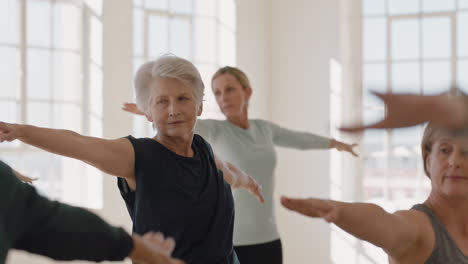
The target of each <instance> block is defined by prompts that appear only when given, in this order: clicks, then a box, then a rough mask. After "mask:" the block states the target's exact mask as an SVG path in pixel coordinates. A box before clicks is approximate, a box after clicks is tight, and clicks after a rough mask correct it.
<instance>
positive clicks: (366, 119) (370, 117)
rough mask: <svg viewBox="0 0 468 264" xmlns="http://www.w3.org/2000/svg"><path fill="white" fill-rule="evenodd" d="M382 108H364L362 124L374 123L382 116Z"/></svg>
mask: <svg viewBox="0 0 468 264" xmlns="http://www.w3.org/2000/svg"><path fill="white" fill-rule="evenodd" d="M384 116H385V114H384V110H383V109H380V110H369V109H364V113H363V120H362V122H363V124H366V125H367V124H374V123H376V122H378V121H380V120H382V119H383V118H384Z"/></svg>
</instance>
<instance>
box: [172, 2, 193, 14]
mask: <svg viewBox="0 0 468 264" xmlns="http://www.w3.org/2000/svg"><path fill="white" fill-rule="evenodd" d="M169 3H170V5H171V11H172V12H174V13H179V14H190V13H192V0H171V1H170V2H169Z"/></svg>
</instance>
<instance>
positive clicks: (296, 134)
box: [265, 121, 357, 156]
mask: <svg viewBox="0 0 468 264" xmlns="http://www.w3.org/2000/svg"><path fill="white" fill-rule="evenodd" d="M265 122H266V121H265ZM267 124H268V125H269V126H270V128H271V131H272V133H273V142H274V143H275V145H278V146H281V147H287V148H296V149H301V150H308V149H336V150H338V151H345V152H349V153H350V154H352V155H354V156H357V154H356V153H355V152H354V147H356V146H357V144H347V143H344V142H341V141H338V140H335V139H332V138H327V137H323V136H319V135H316V134H312V133H309V132H300V131H295V130H291V129H287V128H284V127H280V126H278V125H276V124H273V123H270V122H267Z"/></svg>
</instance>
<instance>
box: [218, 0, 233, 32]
mask: <svg viewBox="0 0 468 264" xmlns="http://www.w3.org/2000/svg"><path fill="white" fill-rule="evenodd" d="M218 3H219V19H220V21H221V23H222V24H224V25H226V26H228V27H229V28H230V29H232V30H234V29H235V28H236V3H235V2H234V0H219V1H218Z"/></svg>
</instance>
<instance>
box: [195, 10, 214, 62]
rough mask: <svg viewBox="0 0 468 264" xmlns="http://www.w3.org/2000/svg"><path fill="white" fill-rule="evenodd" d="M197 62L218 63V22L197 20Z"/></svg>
mask: <svg viewBox="0 0 468 264" xmlns="http://www.w3.org/2000/svg"><path fill="white" fill-rule="evenodd" d="M194 35H195V36H194V37H195V43H194V44H195V47H194V48H195V56H194V58H195V60H196V61H200V62H206V63H215V62H216V20H215V19H214V18H202V17H201V18H196V19H195V30H194Z"/></svg>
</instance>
